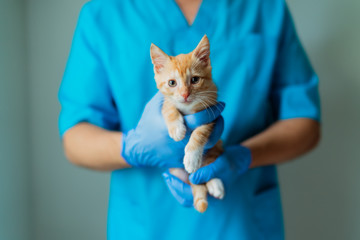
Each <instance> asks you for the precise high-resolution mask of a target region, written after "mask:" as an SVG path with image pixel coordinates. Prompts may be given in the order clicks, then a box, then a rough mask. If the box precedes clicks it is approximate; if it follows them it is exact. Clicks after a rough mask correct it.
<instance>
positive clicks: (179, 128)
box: [169, 118, 186, 142]
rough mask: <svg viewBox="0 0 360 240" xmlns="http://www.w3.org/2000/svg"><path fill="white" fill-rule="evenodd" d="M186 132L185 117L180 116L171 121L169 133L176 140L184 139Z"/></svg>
mask: <svg viewBox="0 0 360 240" xmlns="http://www.w3.org/2000/svg"><path fill="white" fill-rule="evenodd" d="M185 134H186V127H185V124H184V119H183V118H179V119H178V120H176V121H174V122H173V123H171V125H170V126H169V135H170V137H171V138H172V139H174V141H176V142H178V141H181V140H183V139H184V137H185Z"/></svg>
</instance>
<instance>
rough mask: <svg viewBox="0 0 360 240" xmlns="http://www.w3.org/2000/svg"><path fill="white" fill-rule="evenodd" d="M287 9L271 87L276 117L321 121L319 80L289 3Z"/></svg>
mask: <svg viewBox="0 0 360 240" xmlns="http://www.w3.org/2000/svg"><path fill="white" fill-rule="evenodd" d="M283 10H284V12H283V13H284V14H283V18H282V29H281V34H280V38H279V45H278V53H277V60H276V63H275V69H274V75H273V80H272V91H271V102H272V106H273V111H274V115H275V119H277V120H283V119H289V118H311V119H314V120H316V121H320V98H319V91H318V82H319V80H318V77H317V75H316V73H315V72H314V70H313V68H312V67H311V64H310V62H309V60H308V58H307V56H306V53H305V51H304V49H303V47H302V46H301V43H300V41H299V38H298V36H297V34H296V31H295V26H294V23H293V20H292V18H291V15H290V12H289V10H288V8H287V6H286V5H285V4H284V9H283Z"/></svg>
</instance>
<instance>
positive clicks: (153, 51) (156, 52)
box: [150, 43, 169, 73]
mask: <svg viewBox="0 0 360 240" xmlns="http://www.w3.org/2000/svg"><path fill="white" fill-rule="evenodd" d="M150 56H151V62H152V63H153V64H154V70H155V71H156V73H160V72H161V70H162V69H163V68H164V66H165V63H166V62H167V61H168V60H169V56H168V55H167V54H166V53H164V52H163V51H162V50H161V49H160V48H159V47H158V46H156V45H155V44H153V43H152V44H151V47H150Z"/></svg>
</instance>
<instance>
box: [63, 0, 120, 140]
mask: <svg viewBox="0 0 360 240" xmlns="http://www.w3.org/2000/svg"><path fill="white" fill-rule="evenodd" d="M90 4H91V2H90V3H87V4H85V5H84V7H83V8H82V10H81V12H80V16H79V20H78V24H77V27H76V30H75V34H74V38H73V42H72V47H71V51H70V55H69V59H68V62H67V66H66V70H65V73H64V77H63V80H62V83H61V86H60V90H59V95H58V97H59V101H60V103H61V107H62V108H61V112H60V117H59V130H60V136H61V137H62V136H63V134H64V133H65V132H66V131H67V130H68V129H69V128H71V127H73V126H74V125H76V124H77V123H80V122H88V123H91V124H94V125H96V126H99V127H102V128H105V129H109V130H115V129H118V127H119V120H118V114H117V110H116V106H115V104H114V101H113V97H112V93H111V90H110V86H109V82H108V79H107V74H106V71H105V69H104V65H103V64H102V61H101V55H100V53H101V48H102V45H101V41H100V36H101V33H100V28H99V27H98V23H97V17H96V15H95V14H94V9H93V8H92V5H90Z"/></svg>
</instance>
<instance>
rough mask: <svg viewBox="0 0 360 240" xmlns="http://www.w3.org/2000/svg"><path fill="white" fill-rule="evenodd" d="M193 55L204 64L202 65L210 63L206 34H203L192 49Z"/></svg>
mask: <svg viewBox="0 0 360 240" xmlns="http://www.w3.org/2000/svg"><path fill="white" fill-rule="evenodd" d="M193 56H194V57H195V58H196V59H197V60H198V61H200V62H201V63H202V64H204V66H207V65H209V64H210V43H209V39H208V37H207V36H206V35H204V37H203V38H202V39H201V41H200V42H199V44H198V45H197V47H196V48H195V50H194V51H193Z"/></svg>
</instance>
